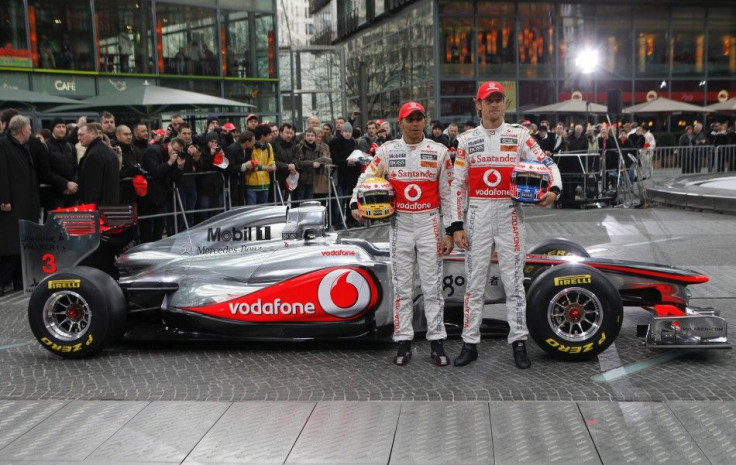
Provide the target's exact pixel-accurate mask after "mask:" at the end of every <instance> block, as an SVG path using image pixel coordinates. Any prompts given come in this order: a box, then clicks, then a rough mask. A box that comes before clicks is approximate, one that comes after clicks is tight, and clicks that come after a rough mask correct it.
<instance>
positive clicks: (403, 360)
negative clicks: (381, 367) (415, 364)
mask: <svg viewBox="0 0 736 465" xmlns="http://www.w3.org/2000/svg"><path fill="white" fill-rule="evenodd" d="M409 360H411V341H399V348H398V349H397V350H396V357H395V358H394V363H395V364H397V365H399V366H404V365H406V364H407V363H409Z"/></svg>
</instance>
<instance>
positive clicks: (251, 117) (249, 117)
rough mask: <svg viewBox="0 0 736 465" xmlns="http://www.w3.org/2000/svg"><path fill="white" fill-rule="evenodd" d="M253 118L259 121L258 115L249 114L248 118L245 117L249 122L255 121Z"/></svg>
mask: <svg viewBox="0 0 736 465" xmlns="http://www.w3.org/2000/svg"><path fill="white" fill-rule="evenodd" d="M253 118H255V119H258V115H256V114H255V113H251V114H249V115H248V116H246V117H245V120H246V121H248V120H250V119H253Z"/></svg>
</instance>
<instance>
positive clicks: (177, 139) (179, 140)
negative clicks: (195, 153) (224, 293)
mask: <svg viewBox="0 0 736 465" xmlns="http://www.w3.org/2000/svg"><path fill="white" fill-rule="evenodd" d="M174 144H179V145H181V147H182V148H186V146H187V143H186V141H185V140H184V139H182V138H181V137H174V138H173V139H171V141H170V142H169V145H172V146H173V145H174Z"/></svg>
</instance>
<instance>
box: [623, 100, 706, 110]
mask: <svg viewBox="0 0 736 465" xmlns="http://www.w3.org/2000/svg"><path fill="white" fill-rule="evenodd" d="M706 111H707V110H705V109H704V108H703V107H699V106H697V105H693V104H691V103H686V102H680V101H677V100H672V99H668V98H665V97H659V98H656V99H654V100H650V101H648V102H644V103H639V104H637V105H633V106H630V107H626V108H624V109H623V112H624V113H705V112H706Z"/></svg>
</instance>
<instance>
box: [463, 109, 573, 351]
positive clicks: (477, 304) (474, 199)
mask: <svg viewBox="0 0 736 465" xmlns="http://www.w3.org/2000/svg"><path fill="white" fill-rule="evenodd" d="M458 141H459V144H458V149H457V153H456V154H455V166H454V173H453V181H452V189H451V191H452V194H451V197H452V201H453V207H452V222H453V223H455V222H462V221H463V209H464V207H465V203H466V197H467V198H468V212H467V219H466V221H465V224H464V227H465V230H466V234H467V235H468V250H467V252H466V255H465V273H466V280H467V283H468V284H467V287H466V292H465V303H464V313H463V333H462V337H463V341H465V342H467V343H469V344H477V343H479V342H480V324H481V320H482V318H483V303H484V302H483V295H484V293H485V288H486V283H487V282H488V270H489V268H490V265H491V256H492V254H493V251H494V249H495V250H496V252H497V254H498V264H499V269H500V272H501V281H502V282H503V287H504V290H505V293H506V317H507V319H508V323H509V326H510V327H511V329H510V331H509V336H508V342H509V344H511V343H512V342H514V341H519V340H526V338H527V335H528V334H529V332H528V330H527V326H526V295H525V293H524V259H525V256H526V245H525V242H526V241H525V237H524V236H525V230H524V221H523V217H522V211H521V208H520V207H519V205H518V204H517V203H516V202H514V201H512V200H511V198H510V197H509V195H510V187H511V172H512V171H513V169H514V166H515V165H516V164H517V163H519V162H522V161H537V162H541V163H544V164H545V165H547V167H549V168H550V171H551V172H552V177H551V179H550V184H551V185H550V187H552V186H557V187H558V188H559V189H560V190H561V189H562V181H561V179H560V170H559V169H558V168H557V165H556V164H555V163H554V161H552V158H550V157H547V156H546V155H545V154H544V152H543V151H542V149H540V148H539V146H538V145H537V142H536V140H535V139H534V137H532V136H531V135H530V134H529V131H528V130H527V129H526V128H524V127H522V126H519V125H516V124H506V123H504V124H502V125H501V126H500V127H499V128H497V129H486V128H484V127H483V126H482V125H481V126H478V127H477V128H475V129H473V130H471V131H467V132H464V133H462V134H461V135H460V136H458ZM453 226H456V225H455V224H453ZM457 226H459V224H458V225H457Z"/></svg>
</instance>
